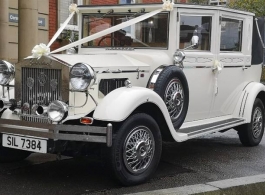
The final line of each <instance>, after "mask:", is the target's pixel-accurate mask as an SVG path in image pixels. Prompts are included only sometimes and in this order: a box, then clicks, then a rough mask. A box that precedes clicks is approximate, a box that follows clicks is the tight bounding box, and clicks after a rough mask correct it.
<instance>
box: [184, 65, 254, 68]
mask: <svg viewBox="0 0 265 195" xmlns="http://www.w3.org/2000/svg"><path fill="white" fill-rule="evenodd" d="M212 67H213V66H185V65H184V68H212ZM243 67H246V68H250V67H251V65H248V66H241V65H240V66H224V68H243Z"/></svg>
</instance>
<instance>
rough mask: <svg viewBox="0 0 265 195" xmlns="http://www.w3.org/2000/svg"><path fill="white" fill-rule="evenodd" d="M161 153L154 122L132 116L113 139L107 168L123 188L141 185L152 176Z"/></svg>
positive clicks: (137, 115)
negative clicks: (109, 164)
mask: <svg viewBox="0 0 265 195" xmlns="http://www.w3.org/2000/svg"><path fill="white" fill-rule="evenodd" d="M161 152H162V138H161V134H160V130H159V127H158V125H157V123H156V121H155V120H154V119H153V118H152V117H151V116H149V115H147V114H143V113H140V114H135V115H133V116H131V117H129V118H128V119H127V120H126V121H125V122H124V123H123V124H122V126H121V127H120V128H119V130H118V131H117V133H116V135H115V138H114V140H113V146H112V148H111V153H110V162H111V168H112V170H113V172H114V173H115V175H116V177H117V178H118V180H119V181H120V182H121V183H122V184H123V185H135V184H139V183H143V182H145V181H147V180H148V179H149V178H150V177H151V176H152V175H153V174H154V172H155V170H156V168H157V166H158V164H159V161H160V156H161Z"/></svg>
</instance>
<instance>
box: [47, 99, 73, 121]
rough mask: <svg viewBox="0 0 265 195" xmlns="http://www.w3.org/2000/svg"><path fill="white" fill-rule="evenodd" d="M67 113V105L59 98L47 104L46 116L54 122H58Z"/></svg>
mask: <svg viewBox="0 0 265 195" xmlns="http://www.w3.org/2000/svg"><path fill="white" fill-rule="evenodd" d="M67 115H68V105H67V104H66V103H64V102H61V101H59V100H56V101H53V102H52V103H50V105H49V106H48V117H49V119H50V120H52V121H54V122H60V121H61V120H63V119H65V118H66V117H67Z"/></svg>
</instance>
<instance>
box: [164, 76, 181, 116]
mask: <svg viewBox="0 0 265 195" xmlns="http://www.w3.org/2000/svg"><path fill="white" fill-rule="evenodd" d="M164 101H165V103H166V106H167V109H168V112H169V115H170V117H171V119H172V120H175V119H177V118H178V117H179V115H180V114H181V111H182V109H183V104H184V91H183V87H182V84H181V82H180V80H179V79H176V78H175V79H172V80H171V81H170V82H169V84H168V85H167V88H166V91H165V96H164Z"/></svg>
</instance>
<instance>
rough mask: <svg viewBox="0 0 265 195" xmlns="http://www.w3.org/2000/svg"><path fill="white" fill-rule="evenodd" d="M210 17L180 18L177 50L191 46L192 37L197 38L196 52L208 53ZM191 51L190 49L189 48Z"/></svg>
mask: <svg viewBox="0 0 265 195" xmlns="http://www.w3.org/2000/svg"><path fill="white" fill-rule="evenodd" d="M211 28H212V17H210V16H184V15H182V16H181V17H180V42H179V48H180V49H184V48H186V47H188V46H190V45H191V39H192V36H193V35H197V36H198V37H199V47H198V48H197V49H196V50H206V51H210V49H211V48H210V46H211ZM189 49H192V48H189Z"/></svg>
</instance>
